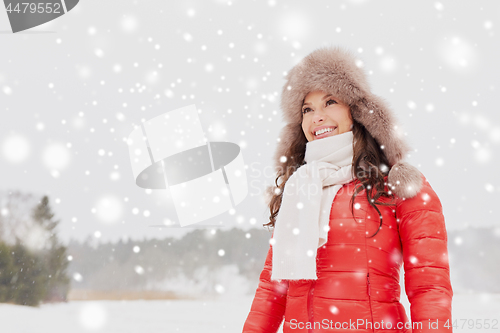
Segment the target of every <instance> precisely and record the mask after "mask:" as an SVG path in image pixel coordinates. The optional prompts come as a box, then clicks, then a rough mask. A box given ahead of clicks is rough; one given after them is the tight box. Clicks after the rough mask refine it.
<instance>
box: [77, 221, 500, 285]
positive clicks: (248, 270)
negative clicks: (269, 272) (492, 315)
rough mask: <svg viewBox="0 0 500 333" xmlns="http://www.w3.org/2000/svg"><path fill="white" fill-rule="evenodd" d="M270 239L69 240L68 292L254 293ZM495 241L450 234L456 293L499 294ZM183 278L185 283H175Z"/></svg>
mask: <svg viewBox="0 0 500 333" xmlns="http://www.w3.org/2000/svg"><path fill="white" fill-rule="evenodd" d="M270 237H271V233H270V232H269V231H267V230H266V229H264V228H262V229H260V230H259V229H252V230H249V231H244V230H241V229H236V228H233V229H230V230H217V231H216V232H215V234H212V231H210V230H194V231H193V232H191V233H188V234H186V235H185V236H184V237H183V238H182V239H175V238H165V239H162V240H159V239H149V240H142V241H128V242H124V241H122V240H120V241H119V242H117V243H101V244H93V243H92V242H91V241H90V240H87V241H86V242H84V243H79V242H75V241H72V242H71V243H70V244H69V245H68V252H69V253H70V254H71V255H72V256H73V257H74V260H73V261H72V262H71V264H70V267H69V271H70V272H71V274H78V275H79V276H81V277H82V278H81V280H80V281H79V282H78V281H73V282H72V288H78V289H91V290H155V289H156V290H165V291H175V292H177V293H179V294H185V293H189V291H190V289H193V288H195V287H196V285H200V284H203V288H201V287H200V288H198V289H197V291H198V292H203V293H207V294H210V293H216V292H217V287H218V286H219V287H220V286H222V287H225V286H226V285H227V284H229V283H230V282H231V281H232V280H235V279H237V278H244V279H243V280H241V279H240V280H239V282H238V283H239V287H240V288H241V289H245V291H246V292H247V293H252V292H254V291H255V289H254V288H255V287H256V286H257V283H258V278H259V274H260V272H261V271H262V268H263V266H264V261H265V257H266V254H267V251H268V249H269V239H270ZM499 240H500V229H498V228H497V229H495V228H492V227H490V228H468V229H464V230H455V231H448V249H449V260H450V267H451V279H452V286H453V288H454V291H455V292H457V293H460V292H468V291H472V292H489V293H498V292H500V285H499V284H498V283H497V278H498V276H500V266H499V265H498V264H497V263H498V258H500V242H499ZM229 267H230V268H233V269H229ZM224 268H228V269H227V270H226V271H224V270H223V269H224ZM217 272H219V274H216V273H217ZM224 272H225V273H224ZM225 275H226V276H225ZM229 275H230V276H229ZM182 279H183V280H184V281H185V283H184V284H182V283H179V280H182ZM244 281H248V282H249V283H247V284H244V283H243V282H244ZM235 288H237V286H236V287H235Z"/></svg>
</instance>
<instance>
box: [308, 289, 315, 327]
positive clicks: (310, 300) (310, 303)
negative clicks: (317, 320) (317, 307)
mask: <svg viewBox="0 0 500 333" xmlns="http://www.w3.org/2000/svg"><path fill="white" fill-rule="evenodd" d="M315 285H316V280H313V281H312V283H311V287H310V288H309V295H308V296H307V314H308V320H309V322H310V323H311V324H310V325H311V326H310V327H311V328H309V330H308V332H309V333H314V307H313V295H314V286H315Z"/></svg>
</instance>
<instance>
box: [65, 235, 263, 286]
mask: <svg viewBox="0 0 500 333" xmlns="http://www.w3.org/2000/svg"><path fill="white" fill-rule="evenodd" d="M270 238H271V233H270V232H269V231H267V230H266V229H262V230H258V229H252V230H248V231H244V230H242V229H237V228H233V229H230V230H220V229H214V230H209V229H196V230H194V231H192V232H190V233H188V234H186V235H184V237H182V238H181V239H176V238H173V237H172V238H170V237H168V238H164V239H161V240H160V239H147V240H142V241H124V240H120V241H118V242H116V243H99V244H95V243H93V241H92V240H91V239H90V238H88V239H87V240H86V241H85V242H83V243H80V242H77V241H74V240H72V241H71V242H70V243H69V244H68V253H69V254H70V255H71V256H72V257H73V260H72V261H71V264H70V267H69V273H70V274H71V275H74V276H78V277H81V278H80V279H76V280H73V281H72V288H74V289H85V290H101V291H113V290H164V291H175V292H177V293H178V294H181V295H182V294H189V293H192V292H193V293H194V291H195V290H194V289H196V291H197V292H201V293H203V294H207V295H209V294H215V293H217V292H218V291H217V290H218V289H217V286H219V288H220V286H222V287H225V284H227V282H228V281H227V280H226V281H225V282H223V281H222V280H224V275H228V274H231V275H232V277H233V278H235V277H237V276H242V277H245V278H247V279H249V281H251V282H252V283H251V284H253V282H255V284H256V283H257V282H258V278H259V274H260V272H261V270H262V267H263V265H264V259H265V256H266V254H267V251H268V249H269V239H270ZM224 272H225V273H224ZM221 275H222V276H221ZM226 277H227V276H226ZM227 278H229V277H227ZM244 287H245V286H244V285H241V288H244ZM189 289H193V290H189Z"/></svg>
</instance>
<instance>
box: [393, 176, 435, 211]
mask: <svg viewBox="0 0 500 333" xmlns="http://www.w3.org/2000/svg"><path fill="white" fill-rule="evenodd" d="M421 177H422V187H421V189H420V191H419V192H418V193H417V194H416V195H415V196H414V197H411V198H400V197H397V196H396V213H397V215H398V216H401V215H405V214H409V213H412V212H416V211H420V210H428V211H435V212H438V213H442V205H441V201H440V200H439V197H438V195H437V194H436V192H435V191H434V189H433V188H432V186H431V184H430V183H429V181H428V180H427V178H426V177H425V176H424V175H423V174H421Z"/></svg>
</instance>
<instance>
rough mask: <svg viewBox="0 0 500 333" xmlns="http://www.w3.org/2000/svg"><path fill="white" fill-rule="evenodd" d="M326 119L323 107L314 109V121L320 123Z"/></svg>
mask: <svg viewBox="0 0 500 333" xmlns="http://www.w3.org/2000/svg"><path fill="white" fill-rule="evenodd" d="M324 120H325V113H324V111H323V109H322V108H318V109H317V110H315V111H314V115H313V122H314V123H315V124H316V123H319V122H322V121H324Z"/></svg>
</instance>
